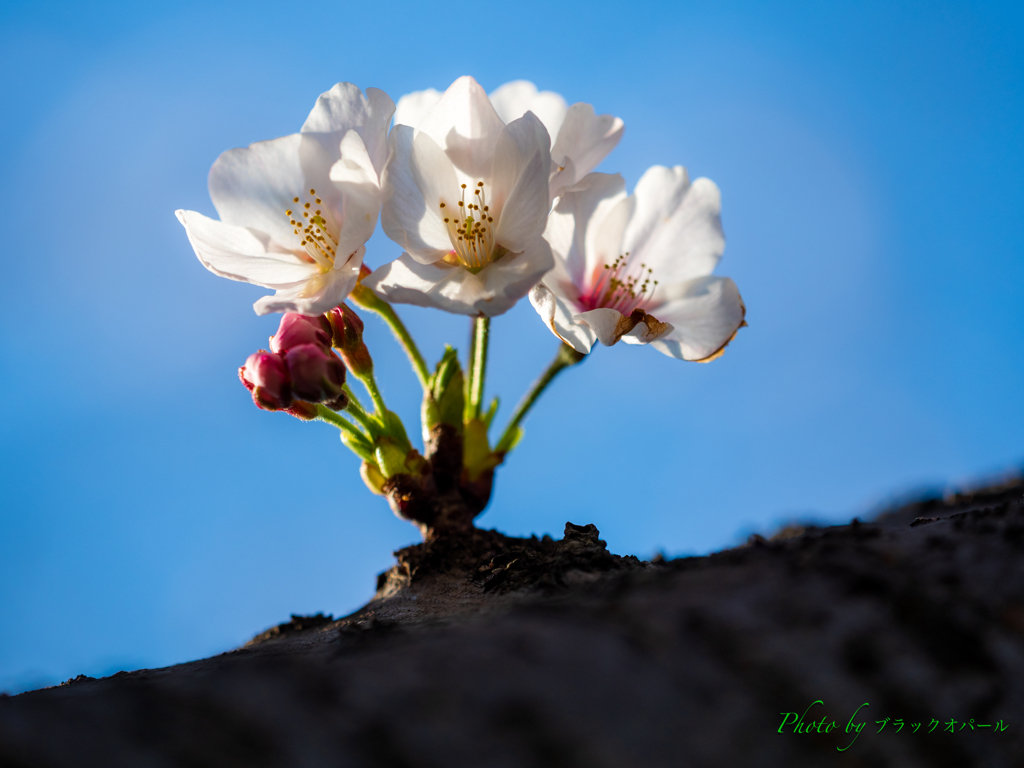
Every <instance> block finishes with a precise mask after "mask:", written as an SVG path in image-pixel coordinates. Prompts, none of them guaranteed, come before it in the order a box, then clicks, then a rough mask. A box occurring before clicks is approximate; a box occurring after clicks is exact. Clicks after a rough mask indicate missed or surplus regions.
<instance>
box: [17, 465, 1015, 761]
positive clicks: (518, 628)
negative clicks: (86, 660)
mask: <svg viewBox="0 0 1024 768" xmlns="http://www.w3.org/2000/svg"><path fill="white" fill-rule="evenodd" d="M1022 495H1024V483H1020V482H1017V483H1010V484H1007V485H1005V486H1001V487H994V488H988V489H985V490H982V491H978V492H974V493H968V494H961V495H958V496H955V497H951V498H948V499H931V500H924V501H920V502H916V503H915V504H911V505H908V506H906V507H903V508H900V509H896V510H893V511H891V512H889V513H887V514H885V515H882V516H881V517H880V518H878V519H877V520H876V521H874V522H872V523H860V522H857V521H854V522H853V523H852V524H850V525H845V526H836V527H830V528H790V529H786V530H783V531H781V532H780V533H779V534H778V535H777V536H775V537H773V538H771V539H767V540H766V539H763V538H760V537H752V539H751V541H750V542H749V543H748V544H747V545H746V546H743V547H740V548H737V549H732V550H728V551H725V552H721V553H718V554H714V555H710V556H707V557H694V558H683V559H679V560H671V561H664V562H656V563H644V562H641V561H639V560H637V559H636V558H620V557H617V556H615V555H612V554H610V553H609V552H608V551H607V548H606V547H605V546H604V544H603V542H601V541H600V540H599V539H598V537H597V531H596V529H594V528H593V526H572V525H570V526H567V530H566V536H565V538H564V539H562V540H561V541H552V540H551V539H548V538H545V539H527V540H522V539H510V538H508V537H504V536H502V535H501V534H499V533H496V532H493V531H479V530H475V529H467V530H464V531H463V532H462V533H457V534H452V535H445V536H435V537H432V538H431V539H430V540H428V541H427V542H425V543H424V544H420V545H417V546H415V547H410V548H407V549H405V550H400V551H399V552H398V553H396V554H397V557H398V564H397V565H396V566H395V567H394V568H392V569H391V570H390V571H389V572H387V573H386V574H382V575H381V578H380V580H379V583H378V587H379V589H378V594H377V597H376V598H375V599H374V600H373V601H372V602H371V603H370V604H368V605H367V606H366V607H365V608H364V609H362V610H361V611H359V612H357V613H355V614H353V615H352V616H349V617H346V618H343V619H340V620H332V619H330V618H329V617H322V616H321V617H295V618H294V619H293V620H292V621H291V622H288V623H286V624H282V625H280V626H278V627H275V628H274V629H272V630H268V631H267V632H265V633H263V634H262V635H260V636H258V637H257V638H255V639H254V640H253V641H252V642H251V643H250V644H248V645H247V646H246V647H244V648H241V649H239V650H237V651H233V652H231V653H227V654H224V655H221V656H218V657H215V658H212V659H205V660H202V661H197V662H192V663H190V664H183V665H179V666H176V667H170V668H167V669H161V670H142V671H139V672H132V673H119V674H118V675H115V676H114V677H112V678H107V679H104V680H78V681H71V684H69V685H64V686H61V687H56V688H50V689H45V690H40V691H34V692H30V693H25V694H22V695H19V696H14V697H7V698H0V765H4V766H94V765H95V766H150V765H152V766H178V765H180V766H218V768H223V767H225V766H247V767H252V766H348V765H352V766H424V767H426V766H438V767H441V766H446V767H447V766H559V768H564V767H572V766H587V767H588V768H592V767H594V766H683V765H686V766H817V765H822V766H825V765H828V766H834V765H839V766H940V767H941V766H951V767H952V766H956V767H957V768H959V767H960V766H974V765H977V766H982V765H984V766H1020V765H1024V738H1022V735H1024V565H1022V554H1024V501H1022ZM817 701H821V702H822V703H821V704H814V702H817ZM865 702H867V706H866V707H864V706H862V705H863V704H864V703H865ZM858 707H860V709H859V710H858ZM788 713H796V714H797V715H801V714H802V715H803V718H802V720H800V723H799V726H800V728H799V730H800V732H794V730H795V729H796V728H797V723H795V722H794V723H789V724H788V725H786V726H784V727H781V731H782V732H781V733H780V726H782V724H783V723H784V722H787V721H788V720H790V719H793V720H795V719H796V718H795V717H794V718H790V717H789V714H788ZM855 713H857V714H855ZM851 716H853V717H852V718H851ZM886 718H888V720H886ZM972 719H973V722H972ZM897 720H900V721H902V724H901V725H900V726H899V727H898V729H897ZM833 721H835V722H836V725H835V726H833V727H831V728H830V727H829V726H830V725H831V723H832V722H833ZM933 721H938V725H936V726H934V727H933V726H932V725H931V724H932V722H933ZM949 721H955V724H954V725H953V730H952V731H949V730H947V728H948V723H949ZM860 722H865V723H866V725H865V727H864V728H863V730H862V731H860V732H859V733H858V732H857V731H856V730H848V729H847V725H848V724H852V725H857V724H858V723H860ZM918 723H919V724H920V725H917V727H916V728H915V727H914V725H915V724H918ZM999 724H1001V725H1004V726H1006V730H997V728H998V725H999ZM983 725H989V726H995V727H989V728H983V727H982V726H983ZM930 729H931V730H930ZM808 730H809V731H810V732H808Z"/></svg>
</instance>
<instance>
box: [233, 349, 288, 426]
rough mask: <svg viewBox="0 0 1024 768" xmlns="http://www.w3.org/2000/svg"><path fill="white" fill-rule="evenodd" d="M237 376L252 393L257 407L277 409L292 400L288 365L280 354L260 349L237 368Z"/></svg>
mask: <svg viewBox="0 0 1024 768" xmlns="http://www.w3.org/2000/svg"><path fill="white" fill-rule="evenodd" d="M238 378H240V379H241V380H242V383H243V384H244V385H245V388H246V389H248V390H249V391H250V392H251V393H252V399H253V402H254V403H256V406H257V407H258V408H263V409H264V410H267V411H279V410H281V409H282V408H287V407H288V406H289V405H291V402H292V390H291V385H290V381H289V376H288V367H287V365H286V364H285V361H284V358H282V357H281V355H278V354H275V353H273V352H267V351H266V350H265V349H261V350H260V351H259V352H254V353H253V354H251V355H249V358H248V359H247V360H246V361H245V365H243V366H242V367H241V368H239V369H238Z"/></svg>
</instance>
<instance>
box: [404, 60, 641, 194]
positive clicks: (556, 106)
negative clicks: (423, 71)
mask: <svg viewBox="0 0 1024 768" xmlns="http://www.w3.org/2000/svg"><path fill="white" fill-rule="evenodd" d="M440 98H441V94H440V92H438V91H436V90H434V89H433V88H428V89H427V90H425V91H416V92H414V93H410V94H407V95H405V96H403V97H402V98H400V99H399V100H398V105H397V107H396V108H395V124H396V125H410V126H412V127H414V128H415V127H416V126H417V125H418V124H419V122H420V120H422V119H423V117H424V116H425V115H426V114H427V112H429V111H430V109H431V108H432V107H433V106H434V105H435V104H436V103H437V102H438V100H439V99H440ZM490 100H491V104H493V105H494V109H495V110H496V111H497V113H498V117H500V118H501V119H502V120H503V121H504V122H506V123H510V122H512V121H513V120H515V119H517V118H520V117H522V116H523V115H525V114H526V113H527V112H533V114H535V115H536V116H537V117H538V118H539V119H540V121H541V122H542V123H543V124H544V127H545V128H547V131H548V135H549V136H550V137H551V139H552V142H553V143H552V145H551V161H552V167H551V171H550V180H549V183H550V191H551V199H552V200H553V199H554V198H556V197H557V196H558V195H559V194H560V193H561V191H562V190H563V189H565V188H566V187H570V186H572V185H573V184H575V183H576V182H577V181H578V180H580V179H582V178H583V177H584V176H586V175H587V174H588V173H590V172H591V171H592V170H594V169H595V168H596V167H597V166H598V165H599V164H600V163H601V161H602V160H604V158H605V157H607V155H608V153H609V152H611V151H612V150H613V149H614V148H615V145H616V144H618V143H619V139H621V138H622V132H623V129H624V125H623V122H622V120H620V119H619V118H617V117H614V116H612V115H598V114H595V112H594V107H593V106H592V105H590V104H584V103H583V102H578V103H576V104H573V105H572V106H567V105H566V102H565V99H564V98H562V97H561V96H560V95H559V94H557V93H555V92H554V91H538V90H537V86H536V85H534V84H533V83H531V82H529V81H528V80H515V81H513V82H511V83H505V85H503V86H501V87H500V88H498V89H497V90H495V91H493V92H492V93H491V95H490Z"/></svg>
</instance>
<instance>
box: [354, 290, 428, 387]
mask: <svg viewBox="0 0 1024 768" xmlns="http://www.w3.org/2000/svg"><path fill="white" fill-rule="evenodd" d="M351 296H352V301H354V302H355V303H356V304H358V305H359V306H360V307H362V308H363V309H368V310H370V311H371V312H376V313H377V314H378V315H380V316H381V318H382V319H383V320H384V322H385V323H387V325H388V328H390V329H391V332H392V333H393V334H394V335H395V338H396V339H397V340H398V343H399V344H400V345H401V346H402V349H404V350H405V354H406V355H408V357H409V362H410V363H412V369H413V370H414V371H415V372H416V378H418V379H419V380H420V386H422V387H423V390H424V391H426V390H427V388H428V387H429V386H430V372H429V371H428V370H427V361H426V360H424V359H423V355H421V354H420V350H419V347H417V346H416V342H415V341H413V338H412V335H411V334H410V333H409V329H408V328H406V327H405V323H403V322H402V321H401V319H400V318H399V317H398V315H396V314H395V310H393V309H392V308H391V305H390V304H388V303H387V302H386V301H384V300H383V299H382V298H380V297H379V296H377V295H376V294H375V293H374V292H373V291H371V290H370V289H369V288H365V287H363V286H361V285H357V286H356V288H355V290H353V291H352V293H351Z"/></svg>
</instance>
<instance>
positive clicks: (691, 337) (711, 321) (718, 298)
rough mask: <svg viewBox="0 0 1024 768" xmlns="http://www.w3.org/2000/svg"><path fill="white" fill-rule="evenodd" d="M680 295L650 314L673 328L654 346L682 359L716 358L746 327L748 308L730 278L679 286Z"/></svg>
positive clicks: (693, 281)
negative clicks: (737, 333) (737, 332)
mask: <svg viewBox="0 0 1024 768" xmlns="http://www.w3.org/2000/svg"><path fill="white" fill-rule="evenodd" d="M677 292H678V295H677V297H676V298H674V299H673V300H671V301H668V302H666V303H665V304H663V305H662V306H661V307H658V308H657V309H654V310H652V311H651V314H653V315H655V316H656V317H657V318H658V319H659V320H661V321H663V322H667V323H671V324H672V325H673V326H674V327H673V329H672V331H671V332H669V333H668V334H667V335H666V337H665V338H662V339H660V340H658V341H655V342H653V343H652V344H651V346H653V347H654V348H655V349H657V350H658V351H659V352H662V353H663V354H666V355H668V356H669V357H675V358H678V359H680V360H697V361H703V360H707V359H709V358H711V359H713V358H714V357H715V356H717V354H718V353H720V352H721V351H722V349H723V348H724V347H725V345H726V344H728V343H729V341H730V340H731V339H732V337H733V336H734V335H735V334H736V331H737V330H739V328H740V326H741V325H743V318H744V316H745V314H746V308H745V307H744V306H743V299H742V298H740V292H739V290H738V289H737V288H736V284H735V283H734V282H733V281H732V280H730V279H729V278H728V277H702V278H697V279H695V280H691V281H689V282H688V283H686V284H685V285H682V286H677Z"/></svg>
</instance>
